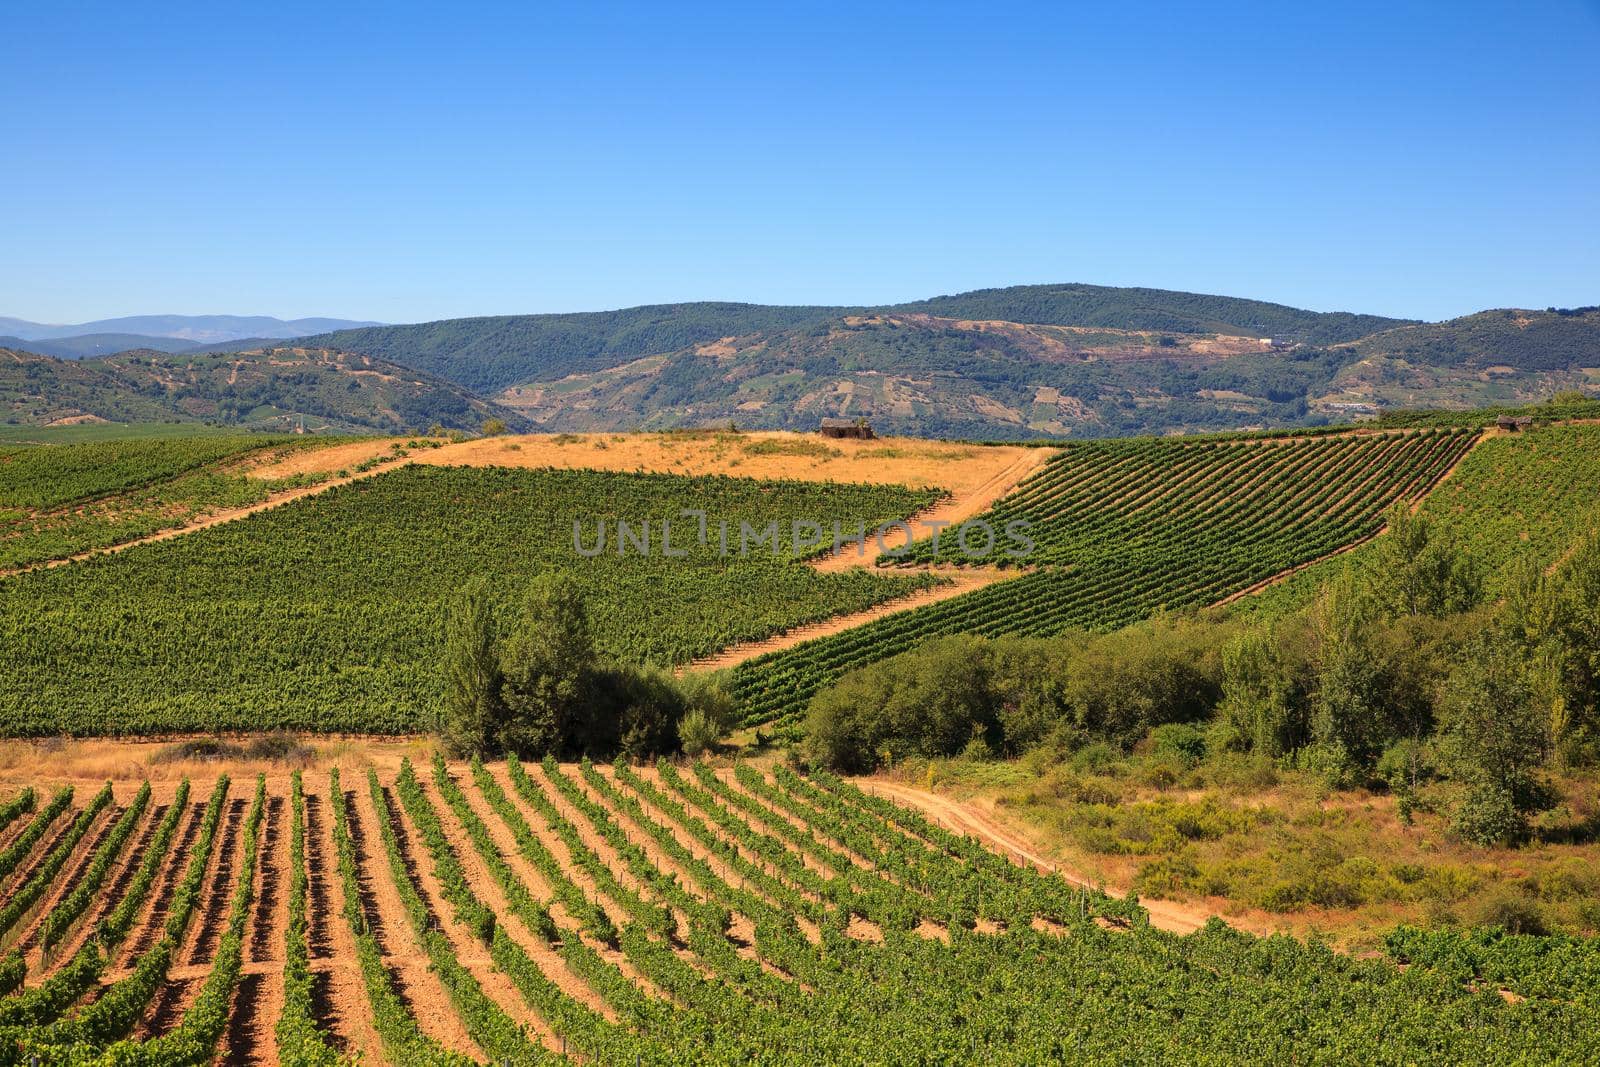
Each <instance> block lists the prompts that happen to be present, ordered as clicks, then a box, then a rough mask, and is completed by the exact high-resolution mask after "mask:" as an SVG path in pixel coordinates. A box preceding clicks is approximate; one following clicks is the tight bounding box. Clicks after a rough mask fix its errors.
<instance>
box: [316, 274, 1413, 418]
mask: <svg viewBox="0 0 1600 1067" xmlns="http://www.w3.org/2000/svg"><path fill="white" fill-rule="evenodd" d="M902 312H904V313H915V312H925V313H928V314H932V315H936V316H939V317H942V318H955V319H984V320H1004V321H1007V322H1018V323H1031V324H1040V325H1058V326H1095V327H1104V328H1109V329H1119V330H1163V331H1170V332H1181V333H1221V334H1230V335H1235V336H1252V337H1281V338H1286V339H1290V340H1294V341H1302V342H1314V343H1319V344H1327V343H1336V342H1339V341H1353V340H1356V339H1357V338H1359V337H1362V336H1364V335H1366V334H1369V333H1372V332H1373V331H1375V330H1382V329H1386V328H1388V327H1391V326H1398V325H1402V324H1403V323H1404V321H1405V320H1400V319H1387V318H1383V317H1381V316H1378V315H1352V314H1348V313H1344V312H1335V313H1320V312H1314V311H1302V310H1300V309H1298V308H1291V307H1285V306H1283V305H1282V304H1268V303H1264V302H1262V301H1259V300H1241V299H1237V298H1234V297H1226V296H1206V295H1203V294H1199V293H1181V292H1173V291H1169V290H1164V289H1119V288H1111V287H1108V286H1101V285H1025V286H1013V287H1011V288H1007V289H981V290H978V291H976V292H971V293H962V294H959V295H956V296H941V297H934V298H933V299H931V300H919V301H915V302H913V303H909V304H897V305H888V306H882V307H772V306H766V305H761V304H724V303H694V304H656V305H651V306H648V307H637V308H626V309H623V310H620V311H599V312H587V313H578V314H569V315H502V316H494V317H491V318H477V319H446V320H444V321H441V322H429V323H422V324H419V325H415V326H377V327H371V328H368V329H360V330H339V331H337V332H334V333H327V334H320V335H317V336H315V337H309V338H306V339H304V341H302V342H301V343H303V344H307V345H313V346H320V347H327V348H339V349H348V350H350V351H356V352H365V353H367V354H369V355H374V356H380V357H382V358H384V359H389V360H393V361H394V362H396V363H401V364H404V365H405V366H408V367H415V368H417V369H419V370H426V371H429V372H431V373H434V374H437V375H439V376H440V377H443V378H448V379H450V380H451V381H453V382H456V383H458V384H460V385H464V386H466V387H467V388H469V389H474V390H477V391H479V392H486V391H492V390H496V389H502V388H504V387H506V386H508V385H514V384H519V383H522V382H531V381H553V380H555V379H557V378H562V377H565V376H566V375H568V374H586V373H592V372H594V371H599V370H604V369H607V368H609V367H615V366H618V365H620V364H622V363H625V362H627V361H628V360H630V359H633V358H636V357H638V356H645V355H653V354H658V353H664V352H674V351H678V350H680V349H686V348H690V347H693V346H696V345H702V344H706V343H708V342H713V341H717V340H719V339H721V338H725V337H748V336H750V335H752V334H761V335H777V334H780V333H785V332H793V331H797V330H798V331H801V332H806V331H822V332H826V330H827V324H828V323H829V322H832V321H837V320H840V319H842V318H844V317H846V316H855V315H862V314H895V313H902Z"/></svg>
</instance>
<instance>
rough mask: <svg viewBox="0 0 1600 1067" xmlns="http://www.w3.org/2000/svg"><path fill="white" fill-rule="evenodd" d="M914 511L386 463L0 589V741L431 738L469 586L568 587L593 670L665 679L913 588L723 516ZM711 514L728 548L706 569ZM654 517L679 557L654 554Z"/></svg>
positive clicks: (582, 477)
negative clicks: (580, 608)
mask: <svg viewBox="0 0 1600 1067" xmlns="http://www.w3.org/2000/svg"><path fill="white" fill-rule="evenodd" d="M931 499H932V495H931V494H929V493H927V492H918V491H912V490H907V489H902V488H898V487H886V486H854V485H816V484H808V483H799V482H760V481H755V480H751V479H734V478H724V477H703V478H686V477H676V476H664V475H636V474H625V473H601V472H585V471H536V470H501V469H466V468H432V467H422V466H417V467H406V468H402V469H399V470H395V471H391V472H389V473H386V474H382V475H379V476H378V477H376V478H371V479H366V480H362V481H359V482H354V483H351V484H349V485H345V486H341V487H338V488H336V489H333V490H331V491H329V492H327V493H323V494H318V495H316V496H312V497H307V498H305V499H303V500H299V501H296V502H294V503H292V504H288V505H285V506H284V507H281V508H275V509H273V510H270V511H266V512H261V513H259V514H257V515H253V516H251V517H249V518H246V519H241V520H239V521H237V522H232V523H227V524H224V525H221V526H216V527H212V528H210V529H206V530H200V531H196V532H194V533H191V534H188V535H186V536H184V537H181V538H176V539H173V540H170V541H166V542H161V543H156V544H150V545H142V546H136V547H134V548H132V549H130V550H128V551H125V552H121V553H118V554H116V555H115V556H108V557H104V558H101V559H96V560H90V561H87V562H85V563H83V564H80V565H75V566H72V567H63V568H55V569H52V570H48V571H35V572H31V573H28V574H23V575H19V576H15V577H13V578H9V579H5V580H4V581H0V733H7V734H12V735H17V734H55V733H62V732H68V733H134V732H172V731H183V730H212V729H217V728H241V729H263V728H267V727H272V726H295V727H300V728H308V729H314V730H359V731H377V732H411V731H415V730H417V729H419V728H426V727H428V726H430V725H431V724H432V723H433V721H434V715H435V712H436V711H437V710H438V708H439V706H440V701H441V699H442V696H443V692H444V680H443V677H442V675H441V672H440V670H439V662H440V652H441V650H442V648H443V638H442V629H443V627H442V626H441V625H440V623H441V618H442V615H443V613H444V609H445V607H446V605H447V604H448V603H449V602H450V601H451V600H452V599H454V597H455V595H456V593H457V591H458V590H460V589H461V588H462V587H463V586H464V585H465V584H466V583H467V582H468V581H469V579H471V578H472V577H474V576H477V575H507V576H527V577H531V576H533V575H536V574H539V573H543V572H548V571H551V570H556V569H565V570H569V571H571V572H572V573H573V575H574V577H575V578H576V580H577V581H578V582H579V583H580V585H581V586H582V588H583V590H584V592H585V594H586V596H587V597H588V600H589V604H590V609H591V613H592V616H593V620H594V631H595V633H594V636H595V644H596V646H597V648H598V649H599V650H600V651H601V652H602V653H604V654H606V655H607V656H609V657H611V658H614V659H617V660H620V661H623V662H628V663H635V664H637V663H643V662H648V661H654V662H656V663H658V664H663V665H666V664H675V663H682V662H684V661H686V660H688V659H690V658H692V657H694V656H699V655H704V654H707V653H710V652H714V651H716V650H717V649H719V648H722V647H724V646H726V645H728V644H730V643H733V642H736V641H740V640H748V639H754V638H760V637H764V636H766V635H768V634H771V633H773V632H775V631H777V630H780V629H783V628H786V627H790V626H795V625H799V624H801V623H805V622H808V621H812V620H816V619H821V618H826V617H828V616H830V615H833V614H835V613H838V612H846V611H853V610H858V609H861V608H864V607H867V606H869V605H871V604H874V603H877V602H879V601H881V600H884V599H887V598H889V597H892V596H895V595H899V594H902V593H904V592H906V591H908V590H909V589H911V588H916V587H917V586H918V584H919V583H918V582H917V581H908V580H895V579H892V578H888V577H885V576H881V575H875V574H864V573H859V572H858V573H849V574H819V573H817V572H815V571H813V570H812V569H811V568H809V567H806V566H805V565H803V564H802V563H799V562H796V561H795V560H793V559H789V558H787V557H774V556H773V555H771V554H769V551H770V550H768V549H764V548H763V549H757V548H755V547H754V546H752V549H751V554H750V556H749V557H748V558H738V555H737V552H738V546H737V539H738V527H739V523H740V522H741V521H745V522H748V523H750V524H751V525H752V526H753V527H756V528H764V527H765V526H766V525H767V524H768V523H771V522H776V523H779V524H780V525H782V526H784V527H785V528H786V527H787V525H788V523H789V522H790V521H791V520H792V519H794V518H797V517H815V518H816V520H817V521H826V520H829V519H837V520H838V521H840V522H841V523H842V524H843V526H844V528H845V529H852V528H854V527H855V526H856V525H857V524H858V523H860V522H867V523H869V524H875V523H878V522H881V521H885V520H888V519H890V518H893V517H896V516H900V515H905V514H909V513H910V512H912V511H915V510H916V509H918V508H919V507H921V506H923V505H924V504H926V503H927V502H928V501H929V500H931ZM689 504H695V505H697V506H699V507H702V508H704V509H705V510H706V511H707V512H708V521H709V523H710V527H709V536H708V538H707V543H706V544H705V545H700V544H698V543H697V541H696V538H695V529H696V527H695V522H694V520H693V519H684V518H682V517H681V516H680V510H681V509H682V508H684V507H685V506H686V505H689ZM600 519H604V520H605V521H606V522H607V523H608V529H609V531H610V533H611V536H612V539H611V541H610V542H609V543H608V544H609V548H608V551H607V553H606V554H605V555H603V556H599V557H596V558H593V559H588V558H583V557H580V556H579V555H578V554H577V553H576V552H575V550H574V529H573V527H574V522H581V523H582V525H583V529H584V533H583V539H582V540H583V544H584V545H585V546H586V547H592V545H593V544H594V536H595V533H594V531H595V524H596V522H597V521H598V520H600ZM619 519H625V520H627V521H629V522H630V523H632V524H633V525H634V528H635V529H638V528H640V527H641V526H642V524H643V523H644V522H645V521H647V520H648V521H650V522H651V523H652V525H653V529H654V531H655V532H654V533H653V534H652V538H653V542H654V549H655V550H654V551H653V553H652V554H651V555H650V556H648V557H646V556H643V555H640V554H636V553H635V552H634V551H633V550H632V549H631V548H630V549H629V551H628V553H627V555H617V554H613V553H614V552H615V551H616V545H617V541H616V538H615V531H616V526H615V523H616V522H617V521H618V520H619ZM723 519H726V520H727V521H728V522H729V523H730V524H731V526H732V534H731V537H732V539H733V545H732V548H731V552H732V553H733V554H732V555H730V557H729V558H726V559H724V558H721V557H720V556H719V545H718V536H717V533H718V528H717V523H718V522H719V521H720V520H723ZM663 520H670V521H671V522H672V523H673V529H672V539H673V546H674V549H675V550H676V549H677V548H679V547H682V548H683V549H684V550H685V551H687V552H688V553H689V555H688V556H686V557H682V558H679V557H672V558H668V557H665V556H664V555H662V553H661V551H660V539H661V528H660V523H661V522H662V521H663ZM785 538H787V535H785ZM926 581H927V580H926V579H923V580H922V584H925V583H926ZM519 584H520V583H519ZM515 588H516V587H515V586H514V587H513V590H514V589H515Z"/></svg>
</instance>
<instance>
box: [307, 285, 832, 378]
mask: <svg viewBox="0 0 1600 1067" xmlns="http://www.w3.org/2000/svg"><path fill="white" fill-rule="evenodd" d="M847 310H849V309H847V308H830V307H765V306H763V305H760V304H723V303H709V302H706V303H697V304H654V305H650V306H647V307H636V308H625V309H622V310H620V311H595V312H581V313H577V314H570V315H494V316H489V317H486V318H477V319H445V320H443V321H440V322H424V323H419V324H417V325H414V326H373V327H368V328H366V329H359V330H338V331H335V332H333V333H325V334H318V335H316V336H313V337H306V338H302V339H301V341H300V342H299V343H301V344H306V345H313V346H319V347H326V348H337V349H344V350H346V351H351V352H363V353H366V354H367V355H372V356H378V357H380V358H382V359H387V360H392V361H393V362H395V363H400V364H404V365H405V366H407V367H414V368H416V369H417V370H422V371H427V372H429V373H431V374H437V375H438V376H439V377H441V378H446V379H448V380H450V381H453V382H456V383H457V384H459V385H463V386H465V387H467V388H468V389H475V390H478V391H480V392H481V391H488V390H492V389H500V388H504V387H505V386H508V385H512V384H514V383H516V382H524V381H548V380H551V379H555V378H561V377H564V376H565V375H568V374H575V373H581V372H586V371H595V370H601V369H603V368H605V367H611V366H615V365H617V364H618V363H621V362H624V361H626V360H628V359H632V358H634V357H636V356H642V355H645V354H647V353H651V352H671V351H674V350H676V349H680V348H685V347H687V346H689V345H695V344H702V343H704V342H707V341H715V340H717V339H718V338H720V337H729V336H736V335H742V334H748V333H756V332H760V331H769V330H783V329H787V328H789V327H792V326H796V325H799V324H801V323H811V322H822V321H825V320H827V319H829V318H833V317H835V316H837V315H840V314H843V313H844V312H845V311H847Z"/></svg>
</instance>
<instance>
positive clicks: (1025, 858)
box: [854, 778, 1213, 934]
mask: <svg viewBox="0 0 1600 1067" xmlns="http://www.w3.org/2000/svg"><path fill="white" fill-rule="evenodd" d="M854 783H855V785H857V786H858V787H860V788H861V789H863V790H865V791H866V792H869V793H875V794H877V795H879V796H884V797H888V798H889V799H891V800H894V801H896V802H898V803H901V804H904V805H906V806H907V807H911V808H915V809H917V810H919V811H921V812H922V813H923V814H925V815H927V816H929V817H930V818H932V819H933V820H934V821H935V822H937V823H939V824H940V825H942V826H944V827H945V828H946V829H949V830H952V831H954V832H956V833H958V834H964V835H966V836H968V837H974V838H976V839H978V840H979V841H981V842H983V843H984V844H985V845H987V846H989V847H990V848H993V849H995V850H996V851H998V852H1000V853H1001V854H1002V855H1004V856H1006V857H1007V858H1008V859H1011V860H1012V861H1013V862H1018V863H1024V864H1028V865H1030V866H1033V867H1035V868H1036V869H1038V870H1040V871H1046V872H1049V873H1052V874H1056V875H1059V876H1060V877H1062V878H1065V879H1066V880H1067V881H1069V882H1071V883H1072V884H1074V885H1079V886H1083V887H1085V888H1089V889H1101V890H1104V891H1106V892H1109V893H1111V894H1112V895H1114V896H1126V895H1127V890H1126V889H1120V888H1115V887H1108V886H1104V885H1099V884H1096V883H1094V882H1093V881H1091V880H1090V879H1088V878H1085V877H1083V876H1082V875H1079V874H1077V873H1076V872H1074V871H1071V870H1067V869H1066V868H1064V867H1062V866H1061V865H1060V864H1058V863H1056V862H1054V861H1053V860H1049V859H1046V858H1045V857H1044V856H1043V855H1041V854H1040V853H1039V852H1038V851H1037V850H1036V846H1034V845H1033V844H1032V842H1030V841H1028V840H1027V838H1026V837H1025V836H1023V835H1022V834H1021V833H1020V832H1019V831H1017V830H1014V829H1012V828H1011V827H1009V826H1006V825H1005V824H1004V823H1002V822H1001V821H1000V820H999V819H998V818H997V817H996V816H995V815H993V814H992V813H990V812H988V811H986V810H984V808H982V807H981V806H979V805H977V804H974V803H966V802H962V801H959V800H953V799H951V798H950V797H946V796H941V795H940V794H938V793H931V792H928V791H927V790H924V789H915V788H912V787H911V786H907V785H902V784H900V783H899V782H892V781H889V780H887V779H883V778H858V779H854ZM1140 903H1141V904H1142V905H1143V907H1144V908H1145V910H1146V911H1147V912H1149V914H1150V925H1151V926H1154V927H1156V928H1158V929H1161V930H1167V931H1170V932H1172V933H1175V934H1189V933H1193V932H1194V931H1196V930H1199V929H1200V928H1201V927H1203V926H1205V924H1206V923H1207V921H1209V920H1210V919H1211V918H1212V917H1213V915H1212V913H1210V912H1207V911H1205V910H1203V909H1199V908H1192V907H1189V906H1186V905H1183V904H1179V903H1176V902H1174V901H1168V900H1149V901H1140Z"/></svg>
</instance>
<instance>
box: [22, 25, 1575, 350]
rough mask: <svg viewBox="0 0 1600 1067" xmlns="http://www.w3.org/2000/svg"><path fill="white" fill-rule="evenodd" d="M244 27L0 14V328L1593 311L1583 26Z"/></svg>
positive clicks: (1437, 315)
mask: <svg viewBox="0 0 1600 1067" xmlns="http://www.w3.org/2000/svg"><path fill="white" fill-rule="evenodd" d="M245 6H247V5H232V4H215V3H211V4H206V5H194V6H188V5H178V4H160V3H156V4H148V5H146V4H127V3H117V4H101V3H70V2H63V3H60V4H44V3H38V4H11V5H6V9H5V10H4V11H3V12H0V39H3V40H4V41H5V42H6V48H5V51H6V58H7V65H6V76H5V81H6V85H5V88H4V90H3V91H0V149H3V151H4V164H3V166H0V248H4V250H5V252H4V255H0V314H3V315H16V316H20V317H24V318H32V319H38V320H45V321H55V322H61V321H81V320H86V319H90V318H100V317H106V316H112V315H124V314H135V313H204V312H227V313H251V314H274V315H280V316H284V317H290V316H300V315H339V316H346V317H352V318H375V319H382V320H386V321H395V322H409V321H419V320H425V319H434V318H445V317H453V316H459V315H475V314H497V313H514V312H538V311H564V310H586V309H596V308H606V307H620V306H627V305H631V304H639V303H654V302H664V301H674V300H691V299H732V300H751V301H760V302H769V303H877V302H888V301H894V300H902V299H912V298H917V297H922V296H930V295H934V294H938V293H947V292H957V291H962V290H966V289H973V288H980V287H987V286H997V285H1010V284H1019V283H1036V282H1059V281H1085V282H1095V283H1100V284H1107V285H1151V286H1159V287H1168V288H1182V289H1191V290H1197V291H1203V292H1216V293H1227V294H1230V295H1239V296H1251V297H1258V298H1263V299H1270V300H1277V301H1281V302H1284V303H1289V304H1295V305H1299V306H1303V307H1310V308H1315V309H1319V310H1337V309H1347V310H1359V311H1369V312H1378V313H1387V314H1394V315H1415V316H1421V317H1427V318H1439V317H1445V316H1449V315H1455V314H1461V313H1465V312H1468V311H1472V310H1476V309H1478V308H1481V307H1487V306H1507V305H1521V306H1538V307H1543V306H1546V305H1550V304H1555V305H1562V306H1570V305H1577V304H1595V303H1600V58H1597V57H1600V0H1586V2H1585V0H1551V2H1537V0H1535V2H1531V3H1525V4H1510V3H1504V4H1489V3H1472V2H1459V3H1445V2H1442V0H1441V2H1438V3H1421V4H1418V3H1406V2H1394V0H1389V2H1384V3H1363V2H1355V3H1338V4H1285V3H1270V4H1269V3H1262V4H1218V5H1206V6H1201V5H1193V6H1190V5H1182V6H1180V5H1176V4H1141V3H1117V4H1104V5H1081V4H1064V3H1055V4H1040V5H1008V4H990V3H985V4H978V3H967V4H940V3H918V4H905V5H876V4H863V3H855V4H849V5H837V6H834V5H827V4H804V5H757V4H748V3H746V4H734V5H727V6H714V5H697V6H694V7H682V8H678V9H671V8H669V7H668V6H667V5H641V6H637V7H633V6H618V5H606V4H584V5H571V6H566V5H551V4H526V3H517V4H504V5H496V4H471V3H461V4H428V5H417V6H408V5H406V4H402V3H385V4H372V5H330V4H326V3H317V4H300V3H296V2H278V3H273V4H270V5H268V4H260V5H248V6H253V7H255V8H257V10H255V11H254V12H250V11H244V10H237V9H236V8H243V7H245ZM331 7H337V8H338V11H337V12H335V13H330V11H329V10H328V9H329V8H331Z"/></svg>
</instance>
